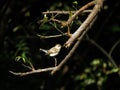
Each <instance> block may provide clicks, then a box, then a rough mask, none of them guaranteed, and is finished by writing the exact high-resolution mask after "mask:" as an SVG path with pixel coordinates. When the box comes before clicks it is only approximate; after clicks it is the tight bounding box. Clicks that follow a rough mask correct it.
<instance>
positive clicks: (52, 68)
mask: <svg viewBox="0 0 120 90" xmlns="http://www.w3.org/2000/svg"><path fill="white" fill-rule="evenodd" d="M55 68H57V67H49V68H44V69H37V70H33V71H29V72H24V73H22V72H13V71H9V72H10V73H12V74H14V75H19V76H25V75H30V74H35V73H41V72H48V71H52V70H54V69H55Z"/></svg>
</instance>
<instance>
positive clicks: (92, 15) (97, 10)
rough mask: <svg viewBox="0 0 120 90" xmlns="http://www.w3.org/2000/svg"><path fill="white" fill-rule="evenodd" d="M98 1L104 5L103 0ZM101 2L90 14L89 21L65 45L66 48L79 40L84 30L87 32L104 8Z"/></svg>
mask: <svg viewBox="0 0 120 90" xmlns="http://www.w3.org/2000/svg"><path fill="white" fill-rule="evenodd" d="M97 1H99V2H101V3H103V1H102V0H97ZM99 2H98V3H97V4H96V5H95V6H94V8H93V11H92V12H91V13H90V14H89V16H88V17H87V19H86V20H85V21H84V22H83V24H82V25H81V26H80V27H79V28H78V29H77V30H76V31H75V32H74V33H73V35H72V36H71V38H70V39H69V40H68V41H67V42H66V43H65V47H67V48H68V47H70V46H71V45H72V44H73V43H74V42H75V41H76V40H77V38H78V37H79V36H80V35H82V33H83V32H84V30H86V28H87V27H88V25H89V24H90V23H91V22H92V20H93V19H94V18H95V16H96V15H97V14H98V12H99V11H100V8H101V7H102V6H101V5H102V4H100V3H99Z"/></svg>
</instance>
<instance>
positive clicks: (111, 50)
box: [109, 40, 120, 55]
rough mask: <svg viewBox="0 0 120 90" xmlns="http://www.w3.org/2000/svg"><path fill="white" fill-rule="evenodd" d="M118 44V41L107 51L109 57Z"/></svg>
mask: <svg viewBox="0 0 120 90" xmlns="http://www.w3.org/2000/svg"><path fill="white" fill-rule="evenodd" d="M119 43H120V40H118V41H117V42H116V43H115V44H114V45H113V46H112V48H111V49H110V51H109V55H111V54H112V53H113V51H114V49H115V48H116V46H117V45H118V44H119Z"/></svg>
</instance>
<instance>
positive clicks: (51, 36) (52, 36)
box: [37, 33, 67, 39]
mask: <svg viewBox="0 0 120 90" xmlns="http://www.w3.org/2000/svg"><path fill="white" fill-rule="evenodd" d="M37 36H38V37H40V38H44V39H48V38H57V37H61V36H67V33H64V34H59V35H50V36H43V35H40V34H37Z"/></svg>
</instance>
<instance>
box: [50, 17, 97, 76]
mask: <svg viewBox="0 0 120 90" xmlns="http://www.w3.org/2000/svg"><path fill="white" fill-rule="evenodd" d="M96 18H97V17H95V18H94V20H93V21H92V22H91V23H90V25H89V27H87V29H86V31H84V32H83V34H82V35H81V36H80V37H79V38H78V41H77V42H76V43H75V45H74V46H73V48H72V49H71V50H70V52H69V53H68V54H67V55H66V57H65V58H64V59H63V60H62V61H61V62H60V64H59V65H58V66H57V68H55V69H54V70H53V71H52V72H51V74H52V75H53V74H54V73H55V72H56V71H58V70H59V69H60V68H61V67H62V66H63V65H64V64H65V63H66V62H67V61H68V60H69V58H70V57H71V56H72V55H73V53H74V52H75V50H76V48H77V47H78V46H79V44H80V42H81V41H82V39H83V37H84V35H85V34H86V32H87V31H88V30H89V29H90V28H91V26H92V25H93V24H94V22H95V20H96Z"/></svg>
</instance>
